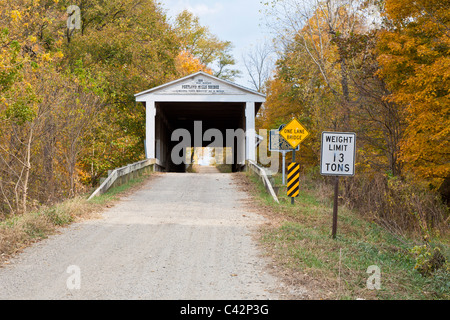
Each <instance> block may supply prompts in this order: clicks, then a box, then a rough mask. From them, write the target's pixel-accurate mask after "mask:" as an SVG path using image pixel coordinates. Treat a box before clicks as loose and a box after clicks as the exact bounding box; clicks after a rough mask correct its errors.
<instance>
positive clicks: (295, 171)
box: [287, 162, 300, 204]
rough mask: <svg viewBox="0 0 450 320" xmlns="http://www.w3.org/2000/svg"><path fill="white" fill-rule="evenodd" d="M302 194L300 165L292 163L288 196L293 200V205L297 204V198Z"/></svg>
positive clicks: (288, 182) (289, 168)
mask: <svg viewBox="0 0 450 320" xmlns="http://www.w3.org/2000/svg"><path fill="white" fill-rule="evenodd" d="M299 193H300V164H299V163H296V162H292V163H290V164H289V166H288V181H287V196H288V197H290V198H291V204H294V203H295V197H298V195H299Z"/></svg>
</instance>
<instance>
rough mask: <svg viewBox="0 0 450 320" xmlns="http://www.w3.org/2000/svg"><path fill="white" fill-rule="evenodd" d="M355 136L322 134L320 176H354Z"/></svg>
mask: <svg viewBox="0 0 450 320" xmlns="http://www.w3.org/2000/svg"><path fill="white" fill-rule="evenodd" d="M355 146H356V134H355V133H353V132H322V155H321V157H320V174H321V175H329V176H353V175H355V154H356V148H355Z"/></svg>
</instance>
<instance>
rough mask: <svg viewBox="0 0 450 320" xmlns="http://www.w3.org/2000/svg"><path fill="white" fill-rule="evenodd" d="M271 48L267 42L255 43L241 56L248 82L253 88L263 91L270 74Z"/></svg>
mask: <svg viewBox="0 0 450 320" xmlns="http://www.w3.org/2000/svg"><path fill="white" fill-rule="evenodd" d="M272 56H273V49H272V47H271V45H270V44H269V43H267V42H264V43H262V44H257V45H255V46H254V47H253V48H252V49H250V50H249V51H248V53H247V55H243V56H242V60H243V61H244V65H245V68H246V69H247V73H248V75H249V76H250V83H251V85H252V87H254V88H255V90H257V91H259V92H264V89H265V86H266V83H267V81H268V80H269V79H270V76H271V74H272V68H273V62H272Z"/></svg>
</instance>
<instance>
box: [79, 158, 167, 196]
mask: <svg viewBox="0 0 450 320" xmlns="http://www.w3.org/2000/svg"><path fill="white" fill-rule="evenodd" d="M161 168H162V166H161V164H160V163H159V161H158V160H157V159H146V160H142V161H139V162H135V163H132V164H129V165H127V166H124V167H122V168H117V169H115V170H113V171H110V172H109V174H108V178H106V180H105V181H103V182H102V183H101V184H100V187H98V188H97V189H96V190H95V191H94V192H93V193H92V194H91V195H90V196H89V198H88V200H91V199H92V198H94V197H96V196H99V195H102V194H104V193H105V192H107V191H108V190H109V189H110V188H111V187H113V186H118V185H121V184H123V183H126V182H128V181H129V180H130V179H133V178H135V177H137V176H138V175H139V174H140V173H142V172H145V171H147V172H150V171H161Z"/></svg>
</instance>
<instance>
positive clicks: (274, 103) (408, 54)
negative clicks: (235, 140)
mask: <svg viewBox="0 0 450 320" xmlns="http://www.w3.org/2000/svg"><path fill="white" fill-rule="evenodd" d="M266 6H267V12H266V13H267V15H268V16H270V17H271V18H272V23H271V26H272V28H273V31H274V32H276V33H277V39H276V41H275V44H276V46H277V48H278V50H279V52H280V57H279V59H278V63H277V68H276V73H275V76H274V77H273V79H272V80H270V81H269V83H268V85H267V86H266V88H267V95H268V97H267V103H266V104H265V108H264V113H263V114H261V118H260V119H259V125H260V126H261V127H265V128H277V127H278V126H279V125H280V124H282V123H287V122H288V121H289V120H290V119H291V118H292V117H297V118H298V119H299V120H300V121H301V122H302V123H303V124H304V125H305V126H306V127H307V128H308V130H310V131H311V132H312V133H313V134H312V136H311V137H310V139H308V141H305V143H303V144H302V146H301V150H300V152H298V154H297V159H299V158H300V162H301V163H302V164H304V171H305V172H312V173H317V166H318V162H319V159H320V132H322V131H352V132H356V134H357V158H356V159H357V163H356V167H357V175H358V178H357V179H356V178H354V179H353V178H352V179H345V181H344V182H343V185H344V187H343V188H344V194H345V199H346V201H348V202H349V204H351V205H355V206H357V207H359V208H360V210H361V212H365V213H367V215H369V216H371V215H372V214H374V213H376V214H377V216H378V218H379V219H380V221H383V223H384V224H385V225H386V226H388V225H389V222H390V223H391V225H390V226H391V227H392V228H394V229H395V228H396V227H395V225H396V226H400V225H402V226H406V225H409V226H412V229H415V226H416V227H417V226H418V225H419V224H416V225H415V226H413V225H414V223H415V222H417V219H418V217H420V219H421V220H420V221H422V222H423V223H426V224H428V225H429V226H431V225H434V226H435V225H436V223H437V221H439V223H438V224H440V225H441V226H443V225H445V224H447V223H448V222H445V219H446V217H448V210H447V209H445V208H444V209H443V207H439V205H437V204H436V205H432V206H431V207H430V203H431V202H433V201H428V200H427V201H428V202H427V204H424V203H425V201H424V202H423V203H422V202H420V201H421V200H420V199H433V197H436V198H437V199H439V198H440V197H441V198H442V199H443V200H447V201H448V200H449V198H450V195H449V191H448V185H449V180H450V143H449V142H450V141H449V140H450V117H449V115H450V99H449V98H450V71H449V70H450V32H449V30H450V2H449V1H442V0H386V1H380V2H377V1H375V2H374V1H353V0H324V1H318V0H306V1H297V0H273V1H269V2H268V3H266ZM350 191H351V192H350ZM411 193H412V194H411ZM390 194H392V195H393V198H395V199H396V200H395V201H391V200H392V198H389V197H388V195H390ZM394 195H402V196H404V198H402V199H400V198H401V197H396V196H394ZM420 195H423V196H420ZM389 199H391V200H389ZM413 199H414V200H413ZM397 202H398V203H397ZM411 202H412V203H414V204H415V205H413V204H412V203H411ZM419 203H421V204H419ZM436 203H439V201H437V202H436ZM433 210H434V211H433ZM400 220H402V222H400ZM403 222H405V223H404V224H403ZM422 222H421V223H422ZM400 229H401V228H400Z"/></svg>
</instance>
